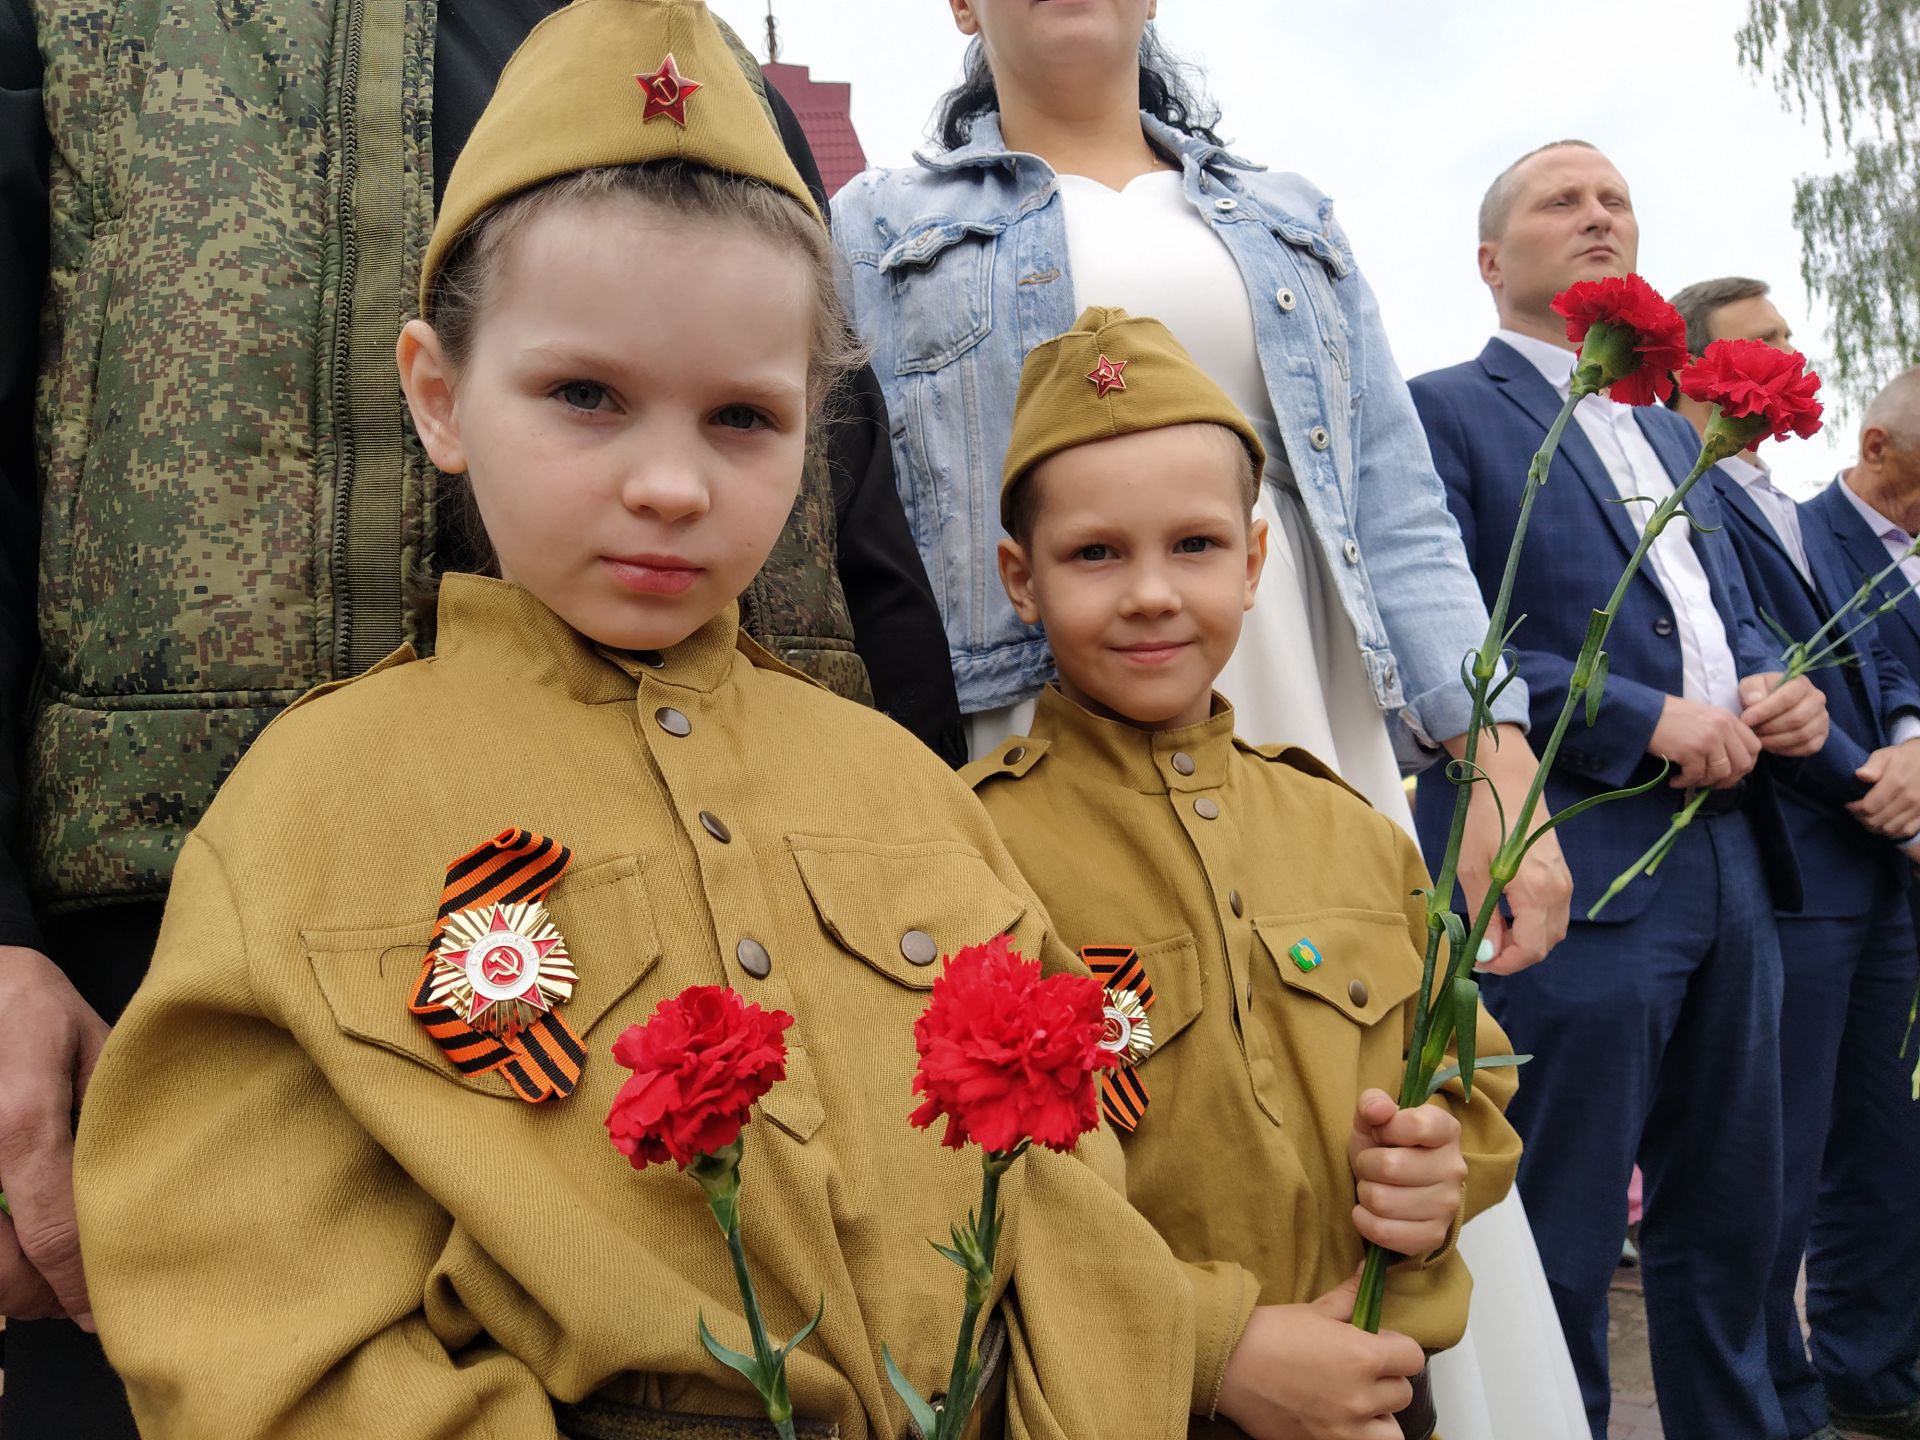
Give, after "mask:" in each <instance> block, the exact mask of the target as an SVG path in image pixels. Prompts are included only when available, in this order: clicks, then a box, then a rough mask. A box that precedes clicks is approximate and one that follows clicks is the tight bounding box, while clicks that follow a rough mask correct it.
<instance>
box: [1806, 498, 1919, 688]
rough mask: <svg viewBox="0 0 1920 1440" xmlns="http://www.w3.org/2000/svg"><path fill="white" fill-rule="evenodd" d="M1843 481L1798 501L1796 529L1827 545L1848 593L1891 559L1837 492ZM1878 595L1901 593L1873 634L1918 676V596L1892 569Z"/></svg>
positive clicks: (1848, 503)
mask: <svg viewBox="0 0 1920 1440" xmlns="http://www.w3.org/2000/svg"><path fill="white" fill-rule="evenodd" d="M1842 483H1843V482H1841V481H1839V480H1835V481H1834V482H1833V483H1832V484H1831V485H1829V486H1827V488H1826V489H1824V490H1822V491H1821V492H1820V493H1819V494H1818V495H1816V496H1814V497H1813V498H1812V499H1811V500H1802V501H1801V502H1800V524H1801V528H1802V529H1803V530H1804V531H1805V532H1806V533H1807V535H1808V537H1809V538H1811V537H1812V536H1813V535H1814V534H1816V533H1817V534H1818V535H1819V536H1820V537H1821V538H1822V539H1823V540H1830V541H1832V542H1833V553H1834V554H1835V555H1836V556H1838V557H1839V559H1840V561H1841V563H1842V564H1843V565H1844V566H1845V572H1846V577H1847V590H1848V593H1851V592H1852V591H1853V590H1854V589H1856V588H1857V587H1858V586H1859V584H1860V582H1861V581H1862V580H1865V579H1866V578H1867V577H1868V576H1870V575H1878V574H1879V573H1880V572H1881V571H1882V570H1884V569H1886V568H1887V562H1888V561H1889V560H1890V559H1891V558H1892V557H1891V556H1889V555H1888V554H1887V547H1886V546H1885V545H1883V544H1881V543H1880V537H1879V536H1878V535H1876V534H1874V533H1873V530H1872V529H1871V527H1869V526H1868V524H1867V522H1866V521H1865V520H1864V519H1862V518H1861V515H1860V512H1859V511H1858V510H1856V509H1854V508H1853V502H1852V501H1851V500H1849V499H1848V498H1847V497H1846V496H1845V495H1842V494H1841V493H1840V486H1841V484H1842ZM1880 588H1881V593H1882V594H1884V595H1887V596H1889V597H1891V596H1893V595H1895V594H1902V592H1904V594H1902V598H1901V600H1900V603H1899V604H1898V605H1897V606H1896V607H1895V608H1894V611H1893V613H1892V614H1891V615H1882V616H1881V617H1880V620H1879V623H1878V624H1876V625H1875V626H1874V631H1875V634H1876V636H1877V637H1878V639H1879V641H1880V643H1881V644H1882V645H1883V646H1885V647H1886V649H1887V651H1888V653H1889V654H1891V655H1892V656H1893V657H1894V659H1896V660H1898V661H1899V662H1900V663H1901V664H1902V665H1904V666H1905V667H1906V669H1907V673H1908V674H1909V675H1914V676H1920V595H1916V594H1914V593H1913V591H1912V590H1911V589H1909V588H1908V586H1907V582H1906V581H1905V580H1904V579H1902V578H1901V575H1900V572H1899V571H1898V570H1896V571H1894V572H1893V575H1892V577H1891V578H1890V579H1888V580H1887V581H1886V582H1885V583H1884V584H1882V585H1881V587H1880Z"/></svg>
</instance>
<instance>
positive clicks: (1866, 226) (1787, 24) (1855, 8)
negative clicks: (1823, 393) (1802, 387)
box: [1738, 0, 1920, 404]
mask: <svg viewBox="0 0 1920 1440" xmlns="http://www.w3.org/2000/svg"><path fill="white" fill-rule="evenodd" d="M1738 45H1739V52H1740V58H1741V60H1742V61H1743V62H1745V63H1746V64H1747V65H1749V66H1752V67H1753V68H1754V69H1756V70H1759V71H1761V72H1763V73H1766V74H1769V75H1770V76H1771V77H1772V79H1773V83H1774V88H1775V89H1776V90H1778V91H1779V93H1780V97H1781V100H1782V102H1783V103H1785V104H1786V105H1788V106H1789V107H1791V108H1794V109H1797V110H1799V111H1800V113H1801V114H1802V115H1805V116H1807V117H1808V118H1809V119H1812V118H1815V117H1818V119H1819V121H1820V128H1821V134H1822V136H1823V137H1824V139H1825V141H1826V145H1827V149H1828V151H1829V153H1833V154H1836V155H1840V156H1842V157H1843V163H1842V167H1841V169H1840V170H1839V171H1838V172H1837V173H1836V174H1833V175H1828V176H1820V175H1810V176H1803V177H1802V178H1801V179H1799V180H1798V181H1796V182H1795V185H1794V206H1793V210H1794V224H1795V226H1796V227H1797V228H1798V229H1799V231H1800V241H1801V257H1800V273H1801V277H1802V278H1803V279H1804V280H1805V281H1806V285H1807V289H1808V291H1809V292H1810V293H1811V294H1814V295H1818V296H1820V297H1822V298H1823V299H1825V301H1826V302H1827V304H1828V306H1829V308H1830V309H1831V311H1832V316H1833V320H1832V327H1833V328H1832V337H1831V338H1832V353H1833V359H1832V364H1831V365H1830V366H1828V367H1827V368H1826V373H1825V379H1826V380H1827V382H1828V383H1829V384H1830V385H1833V386H1835V387H1836V388H1837V389H1838V390H1839V391H1840V392H1841V393H1842V394H1843V395H1845V396H1846V397H1847V398H1848V399H1850V400H1852V401H1854V402H1856V403H1859V404H1864V403H1865V401H1866V400H1868V399H1870V398H1871V397H1872V395H1873V393H1874V392H1875V391H1876V390H1877V388H1878V387H1879V385H1880V383H1881V382H1882V381H1884V380H1885V379H1887V378H1888V377H1889V376H1891V375H1892V374H1893V373H1894V372H1895V371H1898V370H1901V369H1904V368H1906V367H1907V366H1908V365H1911V364H1913V363H1914V361H1915V360H1916V358H1920V131H1916V127H1915V121H1914V117H1915V115H1916V114H1920V0H1750V6H1749V9H1748V15H1747V23H1746V24H1745V25H1744V26H1742V27H1741V29H1740V33H1739V36H1738Z"/></svg>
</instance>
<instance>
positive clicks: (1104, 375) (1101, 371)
mask: <svg viewBox="0 0 1920 1440" xmlns="http://www.w3.org/2000/svg"><path fill="white" fill-rule="evenodd" d="M1129 363H1130V362H1129V361H1126V360H1109V359H1108V358H1107V357H1106V356H1104V355H1102V356H1101V357H1100V363H1099V364H1098V365H1096V366H1094V367H1093V373H1092V374H1091V375H1089V376H1087V379H1089V380H1091V381H1092V382H1093V384H1094V388H1095V389H1096V390H1098V391H1099V392H1100V398H1101V399H1102V400H1104V399H1106V398H1107V394H1108V392H1109V391H1113V390H1124V389H1126V388H1127V382H1126V381H1125V380H1124V379H1122V378H1121V374H1120V372H1121V371H1123V370H1125V369H1126V368H1127V366H1128V364H1129Z"/></svg>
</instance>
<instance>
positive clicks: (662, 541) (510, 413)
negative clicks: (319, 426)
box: [400, 197, 815, 650]
mask: <svg viewBox="0 0 1920 1440" xmlns="http://www.w3.org/2000/svg"><path fill="white" fill-rule="evenodd" d="M814 303H815V302H814V296H813V292H812V288H811V281H810V278H809V274H808V270H807V267H806V264H805V262H804V261H803V260H802V259H801V258H800V257H799V256H798V255H796V254H793V253H791V252H789V251H787V250H784V249H782V248H781V247H780V246H779V245H778V244H776V243H775V242H773V241H771V240H768V239H763V238H761V237H760V236H758V235H756V234H754V233H752V232H751V231H750V230H748V229H747V228H746V227H745V226H744V225H731V224H713V223H695V222H689V221H686V220H680V219H676V218H675V217H673V216H671V215H667V214H664V213H661V212H659V211H657V210H655V209H653V208H651V207H650V206H648V205H647V204H645V203H643V202H640V201H636V200H633V199H630V198H621V197H614V198H610V199H607V200H604V201H598V202H594V203H592V204H585V205H570V206H562V207H557V208H554V209H550V210H546V211H543V212H542V213H540V214H539V215H537V216H536V217H534V218H533V219H532V220H530V221H529V222H528V223H527V226H526V228H525V229H524V230H523V231H522V232H521V233H520V234H519V235H517V236H516V237H515V238H514V240H513V242H512V245H511V249H510V250H509V252H508V253H507V254H506V255H505V256H504V257H503V259H502V261H501V264H500V268H499V271H498V273H497V274H496V275H494V277H493V278H492V280H491V282H490V284H489V287H488V293H487V295H486V298H485V302H484V306H483V309H482V313H481V315H480V319H479V323H478V326H477V329H476V332H475V337H474V341H473V350H472V353H471V355H469V356H468V357H467V358H466V360H465V361H464V362H463V363H461V364H460V365H459V366H458V367H457V371H456V368H455V367H454V366H453V365H452V364H451V363H449V361H448V359H447V357H446V356H445V355H444V353H443V352H442V351H441V349H440V346H439V341H438V337H437V336H436V335H435V334H434V333H433V331H432V329H431V328H430V327H428V326H426V325H424V324H422V323H421V322H419V321H415V322H413V323H412V324H410V325H409V326H408V327H407V333H406V335H405V336H403V337H402V340H401V345H400V362H401V373H402V378H403V382H404V384H405V386H406V389H407V393H408V399H409V401H410V402H411V404H412V406H413V412H414V416H415V420H416V423H417V425H418V427H419V429H420V433H421V437H422V439H423V441H424V442H425V443H426V447H427V451H428V453H429V454H430V455H431V456H432V458H433V461H434V463H435V464H436V465H438V466H439V467H440V468H441V469H442V470H445V471H448V472H449V473H464V474H466V475H467V476H468V478H469V481H470V483H471V484H472V486H473V493H474V498H475V500H476V501H477V503H478V505H479V509H480V515H481V518H482V520H483V521H484V522H485V524H486V530H487V538H488V539H489V540H490V541H491V542H492V544H493V547H494V551H495V553H496V554H497V555H498V557H499V562H500V573H501V575H502V576H503V577H504V578H506V579H508V580H511V581H514V582H515V583H516V584H519V585H521V586H523V587H525V588H526V589H527V590H529V591H531V592H532V593H533V594H534V595H536V596H537V597H538V598H539V599H540V600H541V601H542V602H544V603H545V604H546V605H547V606H548V608H550V609H551V610H553V611H554V613H555V614H557V615H559V616H560V617H561V619H563V620H565V621H566V622H567V623H568V624H569V625H571V626H573V628H574V629H576V630H578V631H579V632H580V633H581V634H583V635H585V636H587V637H588V638H589V639H592V640H596V641H598V642H600V643H601V644H603V645H609V646H613V647H615V648H618V649H626V650H659V649H664V648H666V647H667V646H670V645H675V644H678V643H679V642H680V641H682V640H684V639H685V638H686V637H687V636H689V635H691V634H692V633H693V632H694V631H695V630H697V629H699V628H700V626H702V625H703V624H705V623H706V622H707V621H708V620H710V619H712V618H713V617H714V616H715V615H717V614H719V613H720V612H721V611H722V610H724V609H725V608H726V606H727V604H728V602H730V601H731V600H733V599H734V598H735V597H736V596H738V595H739V594H740V593H741V592H742V591H743V590H745V589H746V587H747V585H748V584H749V583H750V582H751V581H752V579H753V577H754V574H755V573H756V572H757V571H758V570H759V568H760V566H761V565H762V563H764V561H765V560H766V557H767V555H768V554H769V552H770V551H771V550H772V548H773V545H774V542H775V540H776V539H777V538H778V537H779V534H780V530H781V528H782V526H784V525H785V523H786V520H787V516H788V514H789V512H790V511H791V510H792V508H793V500H794V496H795V494H796V493H797V492H798V489H799V484H800V476H801V469H802V466H803V464H804V462H805V450H806V430H807V413H808V403H807V374H808V365H809V360H810V338H811V332H812V325H813V318H814Z"/></svg>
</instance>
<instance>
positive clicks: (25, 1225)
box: [0, 945, 107, 1331]
mask: <svg viewBox="0 0 1920 1440" xmlns="http://www.w3.org/2000/svg"><path fill="white" fill-rule="evenodd" d="M0 1015H5V1016H6V1017H7V1039H6V1043H5V1044H4V1045H0V1191H4V1192H5V1193H6V1197H7V1207H8V1209H9V1210H11V1211H12V1212H13V1213H12V1217H11V1218H9V1217H7V1216H6V1215H0V1315H7V1316H11V1317H12V1318H14V1319H18V1320H41V1319H46V1318H47V1317H49V1316H57V1315H65V1316H69V1317H71V1318H72V1319H73V1320H74V1321H75V1322H76V1323H77V1324H78V1325H79V1326H80V1328H81V1329H83V1330H89V1331H90V1330H92V1329H93V1313H92V1307H91V1306H90V1305H89V1303H88V1300H87V1281H86V1276H85V1275H84V1274H83V1273H82V1271H81V1268H80V1235H79V1228H78V1226H77V1225H76V1224H75V1223H74V1218H73V1114H74V1112H75V1110H77V1109H78V1108H79V1105H80V1099H81V1097H82V1096H83V1095H84V1094H85V1093H86V1089H87V1081H88V1079H89V1078H90V1077H91V1076H92V1074H93V1066H94V1062H95V1061H96V1060H97V1059H99V1057H100V1047H101V1045H103V1044H104V1043H105V1042H106V1038H107V1025H106V1022H105V1021H104V1020H102V1019H101V1018H100V1017H99V1016H98V1015H96V1014H94V1012H93V1009H92V1007H91V1006H89V1005H88V1004H87V1002H86V1001H84V1000H82V999H81V998H80V996H79V994H78V993H77V992H76V991H75V990H74V988H73V986H72V985H71V984H70V983H68V980H67V977H66V976H65V975H63V974H61V972H60V970H59V968H58V967H57V966H55V965H54V963H53V962H52V961H51V960H49V959H48V958H47V957H46V956H44V955H42V954H41V953H40V952H39V951H38V950H28V949H25V948H23V947H21V946H17V945H7V946H0Z"/></svg>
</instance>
